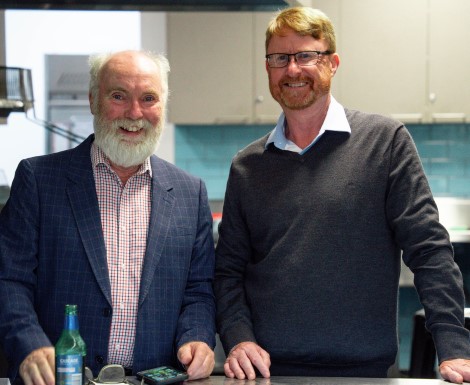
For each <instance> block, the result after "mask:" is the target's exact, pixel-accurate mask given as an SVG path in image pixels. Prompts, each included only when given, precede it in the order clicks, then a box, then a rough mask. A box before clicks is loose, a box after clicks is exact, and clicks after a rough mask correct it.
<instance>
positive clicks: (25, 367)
mask: <svg viewBox="0 0 470 385" xmlns="http://www.w3.org/2000/svg"><path fill="white" fill-rule="evenodd" d="M54 372H55V353H54V348H53V347H52V346H47V347H44V348H39V349H36V350H33V351H32V352H31V353H30V354H29V355H28V356H26V358H25V359H24V360H23V362H22V363H21V364H20V376H21V378H22V379H23V381H24V383H25V385H55V376H54Z"/></svg>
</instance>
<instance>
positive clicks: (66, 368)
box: [55, 305, 86, 385]
mask: <svg viewBox="0 0 470 385" xmlns="http://www.w3.org/2000/svg"><path fill="white" fill-rule="evenodd" d="M85 357H86V345H85V342H84V341H83V339H82V337H81V336H80V333H79V331H78V315H77V305H65V323H64V330H63V331H62V334H61V335H60V338H59V340H58V341H57V344H56V345H55V378H56V382H55V383H56V385H83V384H84V381H85Z"/></svg>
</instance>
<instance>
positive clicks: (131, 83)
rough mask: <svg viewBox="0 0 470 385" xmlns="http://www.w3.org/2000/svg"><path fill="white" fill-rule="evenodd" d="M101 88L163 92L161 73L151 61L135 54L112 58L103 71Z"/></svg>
mask: <svg viewBox="0 0 470 385" xmlns="http://www.w3.org/2000/svg"><path fill="white" fill-rule="evenodd" d="M100 83H101V87H104V88H105V89H112V88H123V89H129V90H134V89H139V90H142V89H144V90H148V91H153V92H161V81H160V71H159V69H158V67H157V65H156V63H154V62H153V61H152V60H151V59H149V58H147V57H145V56H141V55H135V54H132V55H131V54H128V55H118V56H115V57H112V58H111V59H110V60H109V61H108V62H107V63H106V64H105V65H104V66H103V68H102V70H101V82H100Z"/></svg>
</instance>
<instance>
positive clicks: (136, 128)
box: [119, 126, 142, 132]
mask: <svg viewBox="0 0 470 385" xmlns="http://www.w3.org/2000/svg"><path fill="white" fill-rule="evenodd" d="M119 128H120V129H121V130H125V131H129V132H137V131H140V130H141V129H142V127H137V126H129V127H122V126H121V127H119Z"/></svg>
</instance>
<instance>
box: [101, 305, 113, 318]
mask: <svg viewBox="0 0 470 385" xmlns="http://www.w3.org/2000/svg"><path fill="white" fill-rule="evenodd" d="M103 316H104V317H109V316H111V309H110V308H109V307H105V308H104V309H103Z"/></svg>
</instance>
